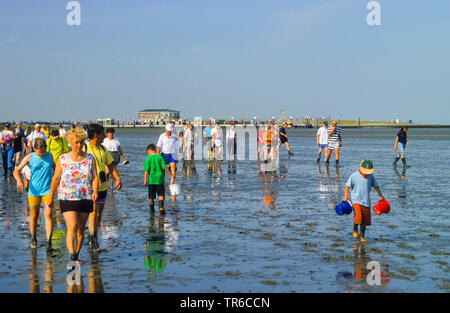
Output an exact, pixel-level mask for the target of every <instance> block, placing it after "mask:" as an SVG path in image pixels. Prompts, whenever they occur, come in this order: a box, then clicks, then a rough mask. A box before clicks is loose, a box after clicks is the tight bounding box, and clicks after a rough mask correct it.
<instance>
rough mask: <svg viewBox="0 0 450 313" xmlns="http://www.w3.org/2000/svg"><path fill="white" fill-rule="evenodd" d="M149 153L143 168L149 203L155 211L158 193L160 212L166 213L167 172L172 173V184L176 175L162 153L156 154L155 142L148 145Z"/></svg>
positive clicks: (152, 210) (151, 209)
mask: <svg viewBox="0 0 450 313" xmlns="http://www.w3.org/2000/svg"><path fill="white" fill-rule="evenodd" d="M147 153H148V156H147V158H146V159H145V161H144V166H143V168H142V170H143V171H144V185H148V204H149V206H150V211H151V212H154V211H155V202H154V199H155V197H156V194H158V204H159V212H160V213H161V214H164V213H165V210H164V192H165V188H164V182H165V180H164V178H165V172H167V173H168V174H169V175H170V183H171V184H172V183H173V180H174V175H173V174H172V172H171V171H170V170H169V168H168V167H167V165H166V162H165V161H164V158H163V157H162V156H161V155H159V154H156V147H155V145H154V144H150V145H148V146H147Z"/></svg>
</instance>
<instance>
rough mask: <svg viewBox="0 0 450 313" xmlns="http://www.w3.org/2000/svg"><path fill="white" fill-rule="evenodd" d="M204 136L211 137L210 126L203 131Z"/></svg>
mask: <svg viewBox="0 0 450 313" xmlns="http://www.w3.org/2000/svg"><path fill="white" fill-rule="evenodd" d="M203 137H206V138H211V137H212V136H211V128H209V127H208V126H207V127H206V128H205V130H204V131H203Z"/></svg>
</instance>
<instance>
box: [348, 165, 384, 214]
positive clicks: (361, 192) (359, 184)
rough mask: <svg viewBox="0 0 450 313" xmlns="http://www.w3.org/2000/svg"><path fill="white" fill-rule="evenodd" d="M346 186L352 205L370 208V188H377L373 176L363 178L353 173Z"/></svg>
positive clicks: (357, 173)
mask: <svg viewBox="0 0 450 313" xmlns="http://www.w3.org/2000/svg"><path fill="white" fill-rule="evenodd" d="M346 185H347V186H349V187H350V192H351V199H352V203H358V204H359V205H362V206H366V207H370V190H371V189H372V187H378V183H377V180H376V179H375V176H374V175H373V174H372V175H367V178H364V176H362V175H361V173H359V171H358V172H354V173H353V174H352V175H351V176H350V178H349V179H348V181H347V184H346Z"/></svg>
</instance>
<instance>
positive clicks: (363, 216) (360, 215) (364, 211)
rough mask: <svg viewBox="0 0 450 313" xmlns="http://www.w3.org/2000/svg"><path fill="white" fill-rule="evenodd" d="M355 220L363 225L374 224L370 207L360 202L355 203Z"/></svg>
mask: <svg viewBox="0 0 450 313" xmlns="http://www.w3.org/2000/svg"><path fill="white" fill-rule="evenodd" d="M353 212H354V213H355V216H353V222H354V223H355V224H358V225H361V226H370V225H372V219H371V215H370V207H366V206H363V205H360V204H358V203H353Z"/></svg>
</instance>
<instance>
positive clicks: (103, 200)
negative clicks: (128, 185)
mask: <svg viewBox="0 0 450 313" xmlns="http://www.w3.org/2000/svg"><path fill="white" fill-rule="evenodd" d="M107 195H108V191H107V190H105V191H99V192H98V195H97V201H95V203H98V204H104V203H106V196H107Z"/></svg>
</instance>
